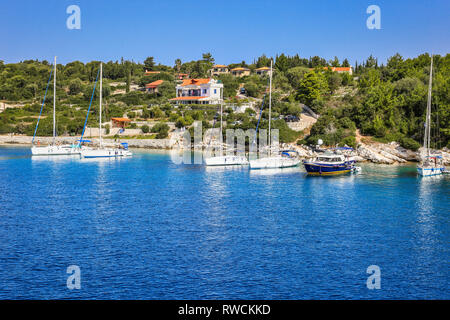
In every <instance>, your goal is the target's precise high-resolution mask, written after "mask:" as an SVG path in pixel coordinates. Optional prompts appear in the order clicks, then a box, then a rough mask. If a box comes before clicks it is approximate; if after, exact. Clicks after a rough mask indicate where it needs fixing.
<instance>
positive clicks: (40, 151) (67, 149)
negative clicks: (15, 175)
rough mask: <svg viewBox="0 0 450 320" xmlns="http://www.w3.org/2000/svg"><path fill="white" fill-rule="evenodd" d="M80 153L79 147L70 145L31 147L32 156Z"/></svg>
mask: <svg viewBox="0 0 450 320" xmlns="http://www.w3.org/2000/svg"><path fill="white" fill-rule="evenodd" d="M80 153H81V150H80V148H79V147H74V146H72V145H61V146H43V147H36V146H33V147H31V154H32V155H33V156H61V155H80Z"/></svg>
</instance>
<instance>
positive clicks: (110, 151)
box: [80, 63, 133, 158]
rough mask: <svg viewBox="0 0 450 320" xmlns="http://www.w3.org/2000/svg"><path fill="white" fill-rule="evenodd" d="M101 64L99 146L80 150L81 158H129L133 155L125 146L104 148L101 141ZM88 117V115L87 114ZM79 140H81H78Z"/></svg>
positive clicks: (101, 74)
mask: <svg viewBox="0 0 450 320" xmlns="http://www.w3.org/2000/svg"><path fill="white" fill-rule="evenodd" d="M102 78H103V64H102V63H100V107H99V109H100V111H99V123H98V124H99V146H98V148H82V149H81V156H82V157H83V158H114V157H129V156H132V155H133V154H132V153H131V152H130V151H129V150H128V145H127V144H122V147H120V148H119V147H105V146H104V145H103V140H102V83H103V79H102ZM88 115H89V114H88ZM80 140H81V139H80Z"/></svg>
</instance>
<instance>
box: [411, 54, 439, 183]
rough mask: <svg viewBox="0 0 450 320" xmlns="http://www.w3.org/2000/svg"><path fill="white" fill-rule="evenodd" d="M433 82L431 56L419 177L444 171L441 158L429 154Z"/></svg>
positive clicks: (418, 169) (435, 174)
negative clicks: (423, 152)
mask: <svg viewBox="0 0 450 320" xmlns="http://www.w3.org/2000/svg"><path fill="white" fill-rule="evenodd" d="M432 82H433V56H431V67H430V80H429V83H428V100H427V114H426V120H425V135H424V140H423V147H424V150H425V155H422V159H421V162H420V164H419V165H418V166H417V173H418V174H419V175H421V176H437V175H441V174H443V173H444V171H445V167H444V165H443V162H442V156H441V155H438V154H434V155H433V154H431V153H430V140H431V139H430V138H431V90H432V86H433V85H432Z"/></svg>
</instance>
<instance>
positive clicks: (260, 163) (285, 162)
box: [249, 60, 300, 169]
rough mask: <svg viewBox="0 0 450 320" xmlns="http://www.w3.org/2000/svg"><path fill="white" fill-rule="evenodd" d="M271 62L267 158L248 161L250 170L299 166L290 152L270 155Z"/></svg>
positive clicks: (298, 162) (296, 159) (297, 160)
mask: <svg viewBox="0 0 450 320" xmlns="http://www.w3.org/2000/svg"><path fill="white" fill-rule="evenodd" d="M272 63H273V62H272V60H270V75H269V76H270V78H269V149H268V152H269V156H268V157H263V158H259V159H253V160H250V161H249V164H250V169H272V168H289V167H295V166H298V165H299V164H300V159H298V158H297V157H296V156H293V155H292V154H291V152H281V153H280V154H277V155H272V154H271V153H272V148H271V140H272V134H271V121H272Z"/></svg>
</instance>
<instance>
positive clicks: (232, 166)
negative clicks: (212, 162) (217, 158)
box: [205, 165, 248, 172]
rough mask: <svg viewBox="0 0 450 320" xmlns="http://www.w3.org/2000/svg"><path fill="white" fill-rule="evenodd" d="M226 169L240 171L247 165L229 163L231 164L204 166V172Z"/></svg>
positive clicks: (245, 168)
mask: <svg viewBox="0 0 450 320" xmlns="http://www.w3.org/2000/svg"><path fill="white" fill-rule="evenodd" d="M228 170H235V171H242V170H246V171H247V170H248V167H247V166H240V165H231V166H205V171H206V172H221V171H228Z"/></svg>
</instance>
